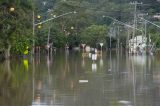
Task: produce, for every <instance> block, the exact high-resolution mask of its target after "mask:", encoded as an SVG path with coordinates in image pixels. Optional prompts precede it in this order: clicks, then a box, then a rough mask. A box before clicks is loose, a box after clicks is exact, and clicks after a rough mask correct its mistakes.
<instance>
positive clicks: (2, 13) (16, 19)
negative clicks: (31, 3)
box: [0, 0, 31, 54]
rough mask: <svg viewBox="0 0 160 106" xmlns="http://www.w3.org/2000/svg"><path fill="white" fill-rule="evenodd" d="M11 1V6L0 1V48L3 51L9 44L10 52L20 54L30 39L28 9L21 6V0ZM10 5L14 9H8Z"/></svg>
mask: <svg viewBox="0 0 160 106" xmlns="http://www.w3.org/2000/svg"><path fill="white" fill-rule="evenodd" d="M12 3H13V4H12V5H13V6H12V5H11V4H9V3H2V5H1V7H2V9H1V10H0V18H1V19H2V21H0V38H1V39H0V50H1V51H5V50H6V49H8V46H9V45H10V46H11V52H12V53H17V54H21V53H22V51H23V50H24V47H23V46H25V45H26V42H28V41H29V39H31V37H30V36H31V27H30V26H31V23H30V21H31V19H30V14H29V13H30V10H28V7H24V5H23V7H22V5H20V3H22V2H20V1H18V0H17V1H15V2H12ZM14 3H15V4H14ZM6 7H7V8H6ZM10 7H14V8H15V10H14V11H9V9H10ZM30 43H31V42H30ZM27 45H29V42H28V43H27ZM12 50H13V51H12Z"/></svg>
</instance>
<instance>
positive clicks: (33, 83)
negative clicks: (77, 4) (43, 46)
mask: <svg viewBox="0 0 160 106" xmlns="http://www.w3.org/2000/svg"><path fill="white" fill-rule="evenodd" d="M32 65H33V66H32V87H33V88H32V91H33V92H32V94H33V97H32V101H33V102H34V101H35V100H34V97H35V95H34V94H35V92H34V90H35V88H34V87H35V82H34V80H35V79H34V77H35V76H34V74H35V61H34V57H32Z"/></svg>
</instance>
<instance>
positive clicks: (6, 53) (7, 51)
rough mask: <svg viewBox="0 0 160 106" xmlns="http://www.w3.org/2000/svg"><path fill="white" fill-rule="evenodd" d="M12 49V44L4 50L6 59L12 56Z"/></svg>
mask: <svg viewBox="0 0 160 106" xmlns="http://www.w3.org/2000/svg"><path fill="white" fill-rule="evenodd" d="M10 50H11V45H10V44H9V45H8V48H7V49H5V51H4V55H5V59H9V58H10Z"/></svg>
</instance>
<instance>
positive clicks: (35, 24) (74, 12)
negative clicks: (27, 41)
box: [32, 11, 77, 54]
mask: <svg viewBox="0 0 160 106" xmlns="http://www.w3.org/2000/svg"><path fill="white" fill-rule="evenodd" d="M76 13H77V12H76V11H72V12H67V13H64V14H61V15H59V16H56V15H53V17H52V18H49V19H46V20H44V21H41V22H39V23H35V13H34V11H33V17H32V18H33V19H32V20H33V21H32V25H33V32H32V35H33V37H34V36H35V27H36V26H38V25H42V24H43V23H46V22H49V21H51V20H54V19H57V18H60V17H62V16H66V15H69V14H76ZM39 27H40V26H39ZM34 47H35V40H34V39H33V54H34V51H35V49H34Z"/></svg>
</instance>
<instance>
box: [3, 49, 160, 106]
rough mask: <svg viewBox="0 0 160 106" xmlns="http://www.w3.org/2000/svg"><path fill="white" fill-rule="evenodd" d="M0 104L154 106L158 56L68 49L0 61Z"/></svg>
mask: <svg viewBox="0 0 160 106" xmlns="http://www.w3.org/2000/svg"><path fill="white" fill-rule="evenodd" d="M0 73H1V74H0V106H159V104H160V56H159V55H155V56H141V55H140V56H132V55H128V54H126V53H122V52H116V51H112V52H103V53H102V54H98V57H97V60H94V61H93V60H92V59H91V57H89V54H86V53H81V52H73V51H70V52H69V51H68V52H66V53H63V52H57V53H55V54H53V55H52V56H47V55H46V56H45V55H41V56H40V55H36V56H35V58H31V57H26V58H23V59H22V58H19V59H13V60H11V61H9V60H8V61H5V62H3V63H0Z"/></svg>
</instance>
